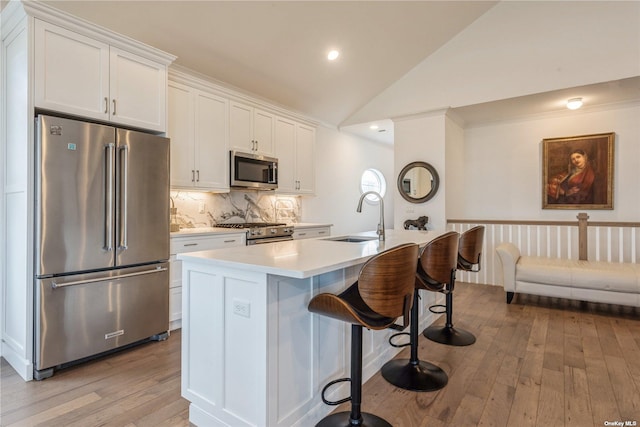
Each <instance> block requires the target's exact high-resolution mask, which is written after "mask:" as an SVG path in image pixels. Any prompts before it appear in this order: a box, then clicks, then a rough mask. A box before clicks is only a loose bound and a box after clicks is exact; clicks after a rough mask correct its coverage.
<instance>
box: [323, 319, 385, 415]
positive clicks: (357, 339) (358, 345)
mask: <svg viewBox="0 0 640 427" xmlns="http://www.w3.org/2000/svg"><path fill="white" fill-rule="evenodd" d="M361 404H362V326H360V325H351V412H338V413H337V414H331V415H328V416H326V417H325V418H323V419H322V420H320V422H319V423H318V424H316V427H351V426H362V427H392V426H391V424H389V423H388V422H387V421H386V420H384V419H383V418H380V417H378V416H376V415H373V414H369V413H367V412H364V413H363V412H361V411H360V406H361Z"/></svg>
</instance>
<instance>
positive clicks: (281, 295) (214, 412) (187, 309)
mask: <svg viewBox="0 0 640 427" xmlns="http://www.w3.org/2000/svg"><path fill="white" fill-rule="evenodd" d="M442 233H443V232H437V231H405V230H400V231H397V230H388V231H387V236H386V237H387V240H386V242H379V241H378V240H377V236H376V234H375V232H367V233H358V235H366V236H368V237H370V238H372V240H369V241H366V242H363V243H343V242H336V241H331V240H323V239H304V240H290V241H286V242H277V243H270V244H266V245H254V246H246V247H244V248H240V247H238V248H230V249H227V250H212V251H202V252H193V253H189V254H183V255H179V256H178V259H181V260H182V261H183V268H182V287H183V290H182V295H183V300H182V304H183V321H182V395H183V397H185V398H186V399H187V400H189V401H190V402H191V404H190V407H189V420H190V422H191V423H193V424H195V425H197V426H234V427H248V426H265V427H267V426H268V427H274V426H278V427H291V426H309V425H315V424H316V423H317V422H318V421H319V420H320V419H321V418H322V417H323V416H325V415H326V414H328V413H329V412H331V411H332V410H333V407H331V406H327V405H325V404H324V403H322V400H321V398H320V392H321V390H322V387H323V386H324V385H325V384H326V383H327V382H329V381H331V380H334V379H337V378H341V377H346V376H349V348H350V344H349V343H350V333H349V330H350V326H349V325H348V324H346V323H345V322H340V321H337V320H334V319H331V318H329V317H325V316H317V315H314V314H311V313H309V311H308V310H307V305H308V303H309V301H310V300H311V298H312V297H313V296H314V295H317V294H318V293H321V292H331V293H339V292H341V291H342V290H344V289H345V288H347V287H348V286H350V285H351V284H353V283H354V282H355V281H356V279H357V277H358V273H359V271H360V268H361V266H362V264H363V263H364V262H366V261H367V260H368V259H369V258H370V257H371V256H373V255H375V254H377V253H379V252H380V251H382V250H384V249H387V248H391V247H394V246H397V245H399V244H403V243H412V242H415V243H418V244H421V245H424V244H426V243H427V242H429V241H431V240H432V239H434V238H435V237H437V236H439V235H441V234H442ZM435 300H436V296H435V294H434V293H424V294H423V295H422V299H421V300H420V301H421V306H422V307H421V312H422V313H423V316H422V318H421V320H422V322H421V323H422V326H426V325H428V324H430V323H431V322H432V321H433V320H434V319H435V315H432V314H430V313H429V312H428V310H426V307H428V306H429V305H431V304H433V303H434V302H435ZM422 326H421V327H422ZM391 333H392V331H391V330H389V331H375V332H372V331H364V343H363V349H364V351H363V378H364V379H365V380H366V379H368V378H369V377H371V376H372V375H373V374H374V373H375V372H376V371H377V370H379V369H380V367H381V366H382V365H383V364H384V363H385V362H386V361H388V360H389V359H391V358H392V357H393V356H394V355H395V354H396V353H397V352H398V351H399V350H398V349H395V348H393V347H391V346H389V344H388V342H387V340H388V338H389V336H390V335H391ZM348 393H349V391H348V383H343V384H342V385H339V386H336V387H335V389H334V392H333V393H331V394H330V395H328V396H327V398H329V399H336V398H338V397H342V396H345V395H348Z"/></svg>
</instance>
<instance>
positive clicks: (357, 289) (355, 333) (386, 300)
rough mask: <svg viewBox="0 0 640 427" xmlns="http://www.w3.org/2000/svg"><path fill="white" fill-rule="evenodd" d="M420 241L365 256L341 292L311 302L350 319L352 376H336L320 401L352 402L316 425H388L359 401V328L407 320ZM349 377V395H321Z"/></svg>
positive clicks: (324, 311)
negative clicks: (355, 277) (353, 278)
mask: <svg viewBox="0 0 640 427" xmlns="http://www.w3.org/2000/svg"><path fill="white" fill-rule="evenodd" d="M417 264H418V245H416V244H405V245H400V246H396V247H394V248H391V249H388V250H386V251H383V252H381V253H379V254H377V255H375V256H374V257H372V258H371V259H369V261H367V262H366V263H365V264H364V265H363V266H362V269H361V270H360V273H359V274H358V281H357V282H356V283H354V284H353V285H351V286H350V287H349V288H348V289H347V290H345V291H344V292H342V293H341V294H339V295H334V294H329V293H323V294H319V295H316V296H315V297H313V298H312V299H311V301H310V302H309V311H311V312H313V313H317V314H320V315H323V316H327V317H331V318H333V319H337V320H340V321H343V322H347V323H351V377H350V378H343V379H340V380H335V381H332V382H330V383H329V384H327V385H326V386H325V387H324V388H323V390H322V400H323V402H325V403H326V404H329V405H337V404H340V403H344V402H346V401H351V411H350V412H339V413H336V414H331V415H329V416H327V417H325V418H323V419H322V420H321V421H320V422H319V423H318V424H317V426H319V427H333V426H341V427H349V426H363V427H368V426H370V427H390V426H391V424H390V423H388V422H387V421H385V420H384V419H382V418H380V417H378V416H376V415H373V414H369V413H363V412H361V410H360V406H361V403H362V402H361V401H362V328H363V327H366V328H368V329H374V330H380V329H386V328H388V327H390V326H391V325H392V324H394V323H395V321H396V319H398V318H399V317H402V318H403V321H404V322H405V324H406V322H407V321H408V318H409V312H410V310H411V302H412V300H413V294H414V282H415V271H416V268H417ZM341 381H350V383H351V395H350V397H349V398H347V399H342V400H340V401H338V402H330V401H328V400H326V399H325V397H324V394H325V391H326V390H327V388H328V387H330V386H332V385H333V384H335V383H337V382H341Z"/></svg>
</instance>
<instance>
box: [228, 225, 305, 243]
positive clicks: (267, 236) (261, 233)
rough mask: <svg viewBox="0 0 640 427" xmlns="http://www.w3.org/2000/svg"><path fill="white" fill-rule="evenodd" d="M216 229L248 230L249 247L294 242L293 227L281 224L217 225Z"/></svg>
mask: <svg viewBox="0 0 640 427" xmlns="http://www.w3.org/2000/svg"><path fill="white" fill-rule="evenodd" d="M216 227H223V228H243V229H246V230H247V246H251V245H260V244H263V243H274V242H283V241H286V240H293V227H291V226H288V225H286V224H281V223H269V222H248V223H233V224H216Z"/></svg>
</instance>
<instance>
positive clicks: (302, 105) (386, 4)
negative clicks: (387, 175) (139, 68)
mask: <svg viewBox="0 0 640 427" xmlns="http://www.w3.org/2000/svg"><path fill="white" fill-rule="evenodd" d="M44 2H45V3H48V4H50V5H51V6H53V7H55V8H58V9H61V10H63V11H66V12H68V13H70V14H72V15H75V16H78V17H80V18H84V19H86V20H88V21H90V22H92V23H95V24H98V25H100V26H103V27H106V28H109V29H111V30H113V31H116V32H118V33H121V34H124V35H126V36H129V37H131V38H134V39H136V40H140V41H142V42H144V43H146V44H149V45H151V46H154V47H157V48H159V49H162V50H164V51H167V52H169V53H172V54H174V55H176V56H177V60H176V64H178V65H181V66H183V67H186V68H189V69H192V70H194V71H197V72H199V73H201V74H204V75H207V76H209V77H211V78H213V79H216V80H218V81H221V82H223V83H225V84H227V85H231V86H234V87H236V88H237V89H239V90H241V91H244V92H247V93H250V94H252V95H254V96H258V97H261V98H264V99H266V100H269V101H270V102H272V103H276V104H280V105H282V106H284V107H286V108H288V109H292V110H295V111H298V112H300V113H302V114H304V115H307V116H310V117H312V118H314V119H316V120H319V121H321V122H324V123H326V124H329V125H335V126H339V127H341V128H343V129H349V128H351V129H352V130H353V131H355V132H359V133H360V134H362V135H365V134H366V133H367V132H369V137H370V138H371V139H379V140H386V141H389V139H390V137H391V136H392V135H393V133H392V125H389V123H390V120H389V119H390V118H393V117H394V116H400V115H406V114H412V113H416V112H420V111H429V110H434V109H437V108H449V107H454V110H455V111H457V112H458V113H459V115H460V116H461V117H462V118H463V120H465V121H467V122H468V123H471V124H473V123H476V122H480V121H491V120H495V119H496V118H497V117H499V118H501V119H504V118H508V117H510V116H516V115H526V114H539V113H544V112H548V111H553V110H558V109H560V108H563V106H562V105H560V100H561V99H563V97H565V96H567V95H568V94H573V93H579V94H580V95H581V96H585V95H586V96H587V99H590V100H592V101H594V102H599V103H615V102H622V101H628V100H635V101H637V100H640V78H638V76H640V2H638V1H629V2H624V1H623V2H610V1H594V2H573V1H566V2H565V1H551V2H547V1H545V2H542V1H540V2H535V1H534V2H514V1H502V2H496V1H406V2H405V1H163V0H144V1H116V0H108V1H60V0H45V1H44ZM330 49H338V50H339V51H340V56H339V57H338V59H337V60H336V61H333V62H330V61H328V60H327V57H326V55H327V52H328V51H329V50H330ZM572 89H574V90H572ZM374 120H375V121H380V120H381V121H380V123H381V125H382V126H383V127H384V128H387V129H389V128H390V129H389V130H390V131H389V132H387V133H377V132H376V135H372V134H371V133H370V132H371V131H370V130H369V129H368V127H369V126H368V125H369V122H372V121H374Z"/></svg>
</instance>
